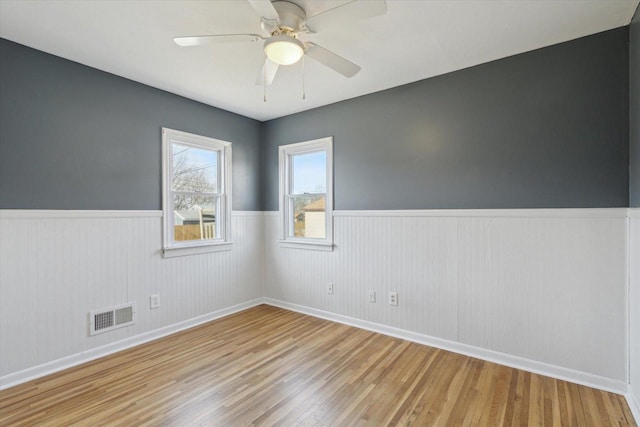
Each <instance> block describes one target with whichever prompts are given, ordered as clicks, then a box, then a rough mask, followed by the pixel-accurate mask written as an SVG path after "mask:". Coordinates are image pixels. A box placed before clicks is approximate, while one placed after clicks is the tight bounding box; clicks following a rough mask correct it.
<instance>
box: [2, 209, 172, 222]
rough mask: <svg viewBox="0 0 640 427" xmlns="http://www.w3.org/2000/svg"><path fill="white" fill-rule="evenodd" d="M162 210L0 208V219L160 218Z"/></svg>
mask: <svg viewBox="0 0 640 427" xmlns="http://www.w3.org/2000/svg"><path fill="white" fill-rule="evenodd" d="M161 217H162V211H155V210H152V211H127V210H104V211H101V210H54V209H0V219H2V220H9V219H57V218H161Z"/></svg>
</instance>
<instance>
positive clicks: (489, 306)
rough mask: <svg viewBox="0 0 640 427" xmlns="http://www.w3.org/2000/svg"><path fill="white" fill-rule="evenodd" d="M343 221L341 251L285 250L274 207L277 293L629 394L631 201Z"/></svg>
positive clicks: (339, 223) (270, 225)
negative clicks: (370, 297)
mask: <svg viewBox="0 0 640 427" xmlns="http://www.w3.org/2000/svg"><path fill="white" fill-rule="evenodd" d="M334 217H335V218H334V233H335V234H334V236H335V250H334V251H333V252H316V251H306V250H300V249H291V248H283V247H280V246H279V245H278V242H277V240H278V217H277V215H275V214H267V215H266V217H265V233H266V243H265V245H266V247H265V295H266V297H268V298H273V299H274V300H278V301H283V302H286V303H287V304H290V305H292V306H298V307H305V308H306V309H308V310H311V311H313V310H316V311H318V312H320V311H322V312H328V313H332V314H335V315H337V316H343V317H345V318H351V319H356V320H359V321H363V322H369V323H367V324H377V325H384V326H385V327H389V328H397V329H400V330H404V331H407V332H409V333H416V334H419V335H420V336H421V337H425V336H426V337H431V338H433V339H435V340H437V339H441V340H446V341H447V342H456V343H460V344H463V345H465V346H468V347H465V348H476V349H477V348H480V349H485V350H488V351H490V352H491V354H505V355H510V356H514V357H515V358H518V360H530V361H532V364H537V365H538V366H540V365H541V364H546V365H552V366H554V367H556V368H557V369H556V371H555V372H556V373H557V372H564V373H565V374H566V375H557V374H556V375H554V376H563V377H565V378H569V379H572V380H574V381H576V382H582V383H585V382H588V383H590V384H591V385H594V386H597V387H600V388H604V389H610V390H615V391H618V392H625V391H626V388H627V386H626V383H627V345H626V341H627V338H626V337H627V315H626V304H627V298H626V287H627V262H626V258H627V209H541V210H536V209H531V210H521V209H519V210H481V211H475V210H469V211H465V210H456V211H400V212H394V211H360V212H358V211H356V212H354V211H348V212H347V211H342V212H341V211H336V212H335V215H334ZM328 282H332V283H334V284H335V292H334V294H333V295H328V294H327V292H326V283H328ZM369 289H371V290H375V291H376V292H377V302H376V303H368V302H367V291H368V290H369ZM389 291H397V292H398V293H399V305H398V306H397V307H394V306H390V305H388V304H387V303H386V298H387V293H388V292H389ZM479 356H481V355H479ZM563 370H564V371H563ZM575 372H578V373H580V375H573V374H572V373H575ZM548 373H549V374H552V375H553V374H554V372H548ZM584 378H588V379H589V380H588V381H585V380H584Z"/></svg>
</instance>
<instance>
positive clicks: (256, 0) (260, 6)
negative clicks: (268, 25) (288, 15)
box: [248, 0, 280, 20]
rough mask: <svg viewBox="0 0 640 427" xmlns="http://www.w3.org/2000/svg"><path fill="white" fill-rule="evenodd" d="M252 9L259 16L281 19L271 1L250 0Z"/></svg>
mask: <svg viewBox="0 0 640 427" xmlns="http://www.w3.org/2000/svg"><path fill="white" fill-rule="evenodd" d="M248 1H249V3H250V4H251V7H253V9H254V10H255V11H256V12H257V13H258V15H259V16H261V17H263V18H266V19H275V20H278V19H280V15H278V11H277V10H276V8H275V7H273V5H272V4H271V1H270V0H248Z"/></svg>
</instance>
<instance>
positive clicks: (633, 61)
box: [629, 6, 640, 208]
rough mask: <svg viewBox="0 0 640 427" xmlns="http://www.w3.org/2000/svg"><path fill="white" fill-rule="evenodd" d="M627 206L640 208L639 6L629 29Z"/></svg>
mask: <svg viewBox="0 0 640 427" xmlns="http://www.w3.org/2000/svg"><path fill="white" fill-rule="evenodd" d="M629 206H631V207H636V208H638V207H640V6H638V8H637V9H636V13H635V15H634V16H633V20H632V21H631V26H630V27H629Z"/></svg>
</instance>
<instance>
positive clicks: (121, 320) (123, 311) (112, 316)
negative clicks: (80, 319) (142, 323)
mask: <svg viewBox="0 0 640 427" xmlns="http://www.w3.org/2000/svg"><path fill="white" fill-rule="evenodd" d="M135 321H136V307H135V303H133V302H130V303H127V304H121V305H116V306H113V307H108V308H102V309H100V310H94V311H90V312H89V335H95V334H101V333H103V332H107V331H111V330H113V329H117V328H121V327H123V326H129V325H133V324H134V323H135Z"/></svg>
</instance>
